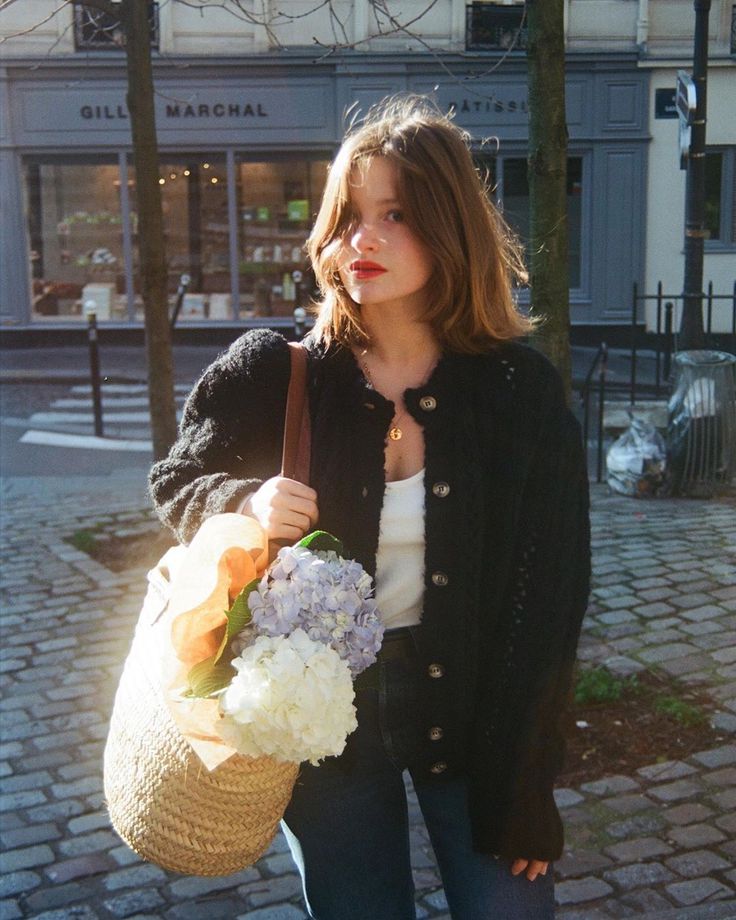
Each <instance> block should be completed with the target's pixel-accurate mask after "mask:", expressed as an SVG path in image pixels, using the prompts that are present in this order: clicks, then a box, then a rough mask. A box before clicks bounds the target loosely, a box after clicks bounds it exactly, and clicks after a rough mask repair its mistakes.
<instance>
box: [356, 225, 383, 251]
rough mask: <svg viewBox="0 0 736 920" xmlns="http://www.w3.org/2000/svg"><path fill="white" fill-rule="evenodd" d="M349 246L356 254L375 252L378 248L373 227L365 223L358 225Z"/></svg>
mask: <svg viewBox="0 0 736 920" xmlns="http://www.w3.org/2000/svg"><path fill="white" fill-rule="evenodd" d="M350 245H351V246H352V247H353V249H354V250H355V251H356V252H366V251H368V250H375V249H376V248H377V246H378V236H377V234H376V231H375V229H374V227H372V226H371V225H370V224H366V223H361V224H358V226H357V227H356V228H355V230H354V231H353V235H352V236H351V237H350Z"/></svg>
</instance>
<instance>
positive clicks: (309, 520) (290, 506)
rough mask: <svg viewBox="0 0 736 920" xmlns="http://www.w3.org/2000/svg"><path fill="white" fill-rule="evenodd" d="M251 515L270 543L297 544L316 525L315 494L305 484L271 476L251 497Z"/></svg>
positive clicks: (248, 506) (248, 504)
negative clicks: (274, 541) (294, 542)
mask: <svg viewBox="0 0 736 920" xmlns="http://www.w3.org/2000/svg"><path fill="white" fill-rule="evenodd" d="M246 513H248V514H251V515H252V516H253V517H254V518H255V519H256V520H257V521H258V523H259V524H260V525H261V527H263V529H264V530H265V531H266V534H267V535H268V537H269V539H271V540H292V541H295V540H298V539H300V538H301V537H303V536H304V534H305V533H306V532H307V531H308V530H309V529H310V528H311V527H312V526H313V525H314V524H316V522H317V519H318V516H319V510H318V508H317V493H316V492H315V491H314V489H312V488H310V487H309V486H305V485H304V483H301V482H297V481H296V480H294V479H285V478H284V477H283V476H274V477H273V478H272V479H269V480H267V481H266V482H264V483H263V485H262V486H261V487H260V488H259V489H258V490H257V491H256V492H254V493H253V495H252V496H251V497H250V501H249V502H248V503H247V510H246Z"/></svg>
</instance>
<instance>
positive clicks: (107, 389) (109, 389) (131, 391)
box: [71, 383, 192, 396]
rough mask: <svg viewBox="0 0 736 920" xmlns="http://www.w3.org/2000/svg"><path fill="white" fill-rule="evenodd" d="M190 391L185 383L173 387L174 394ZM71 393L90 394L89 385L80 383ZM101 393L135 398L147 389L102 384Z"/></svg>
mask: <svg viewBox="0 0 736 920" xmlns="http://www.w3.org/2000/svg"><path fill="white" fill-rule="evenodd" d="M191 389H192V384H187V383H177V384H175V385H174V392H175V393H189V391H190V390H191ZM71 391H72V393H91V392H92V387H91V385H90V384H89V383H80V384H77V385H76V386H73V387H72V388H71ZM102 392H103V393H111V394H113V393H124V394H126V393H127V394H128V395H130V396H135V395H139V394H144V395H145V394H147V393H148V387H147V386H146V385H145V383H103V384H102Z"/></svg>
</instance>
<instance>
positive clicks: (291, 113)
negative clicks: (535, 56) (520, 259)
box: [0, 0, 736, 329]
mask: <svg viewBox="0 0 736 920" xmlns="http://www.w3.org/2000/svg"><path fill="white" fill-rule="evenodd" d="M266 6H267V5H266ZM317 6H318V5H317V4H316V3H312V2H309V0H289V2H283V3H280V4H279V10H280V12H279V13H278V14H274V16H273V17H272V18H271V20H270V21H268V22H265V21H263V20H260V21H253V19H250V20H249V19H248V18H247V17H245V18H242V17H237V16H235V15H234V14H233V12H231V11H228V10H227V9H222V8H219V7H218V8H215V7H212V8H209V9H208V8H207V7H206V4H204V5H203V9H202V11H201V13H200V12H198V11H197V10H196V9H193V8H192V6H191V5H189V4H184V3H178V2H176V0H173V2H169V3H166V4H161V5H160V8H159V6H158V5H157V4H152V16H153V17H154V22H155V38H156V42H157V49H158V50H157V51H156V53H155V61H154V79H155V87H156V120H157V128H158V140H159V147H160V154H161V169H160V179H159V182H160V184H161V190H162V196H163V208H164V220H165V230H166V240H167V257H168V261H169V289H170V293H171V297H172V302H173V300H174V299H175V297H176V291H177V288H178V286H179V284H180V279H181V276H182V275H183V274H186V275H188V276H189V279H190V280H189V284H188V287H187V293H186V296H185V297H184V300H183V304H182V312H181V314H180V317H181V319H180V322H182V323H190V324H208V325H209V324H213V323H214V324H217V323H231V324H232V323H236V324H247V322H248V321H249V320H250V319H251V318H253V317H259V316H272V315H276V316H278V315H282V316H288V315H291V313H292V312H293V310H294V307H295V306H297V305H298V304H299V303H303V302H305V301H306V300H308V298H309V295H310V293H311V288H312V279H311V275H310V272H309V266H308V264H307V262H306V260H305V254H304V248H303V246H304V241H305V239H306V236H307V233H308V230H309V226H310V223H311V221H312V218H313V216H314V213H315V211H316V208H317V207H318V204H319V199H320V196H321V192H322V188H323V185H324V180H325V175H326V170H327V166H328V164H329V162H330V159H331V158H332V156H333V155H334V153H335V150H336V148H337V146H338V144H339V142H340V138H341V136H342V133H343V131H344V129H345V126H346V119H349V118H350V117H352V115H353V114H354V112H355V110H356V109H357V110H359V111H360V110H363V111H364V110H365V109H367V108H368V107H369V106H370V105H371V104H373V103H375V102H377V101H379V100H381V99H382V98H384V97H386V96H387V95H390V94H393V93H397V92H414V93H421V94H428V95H431V96H432V97H433V98H434V99H436V101H437V102H438V104H439V105H440V106H441V107H442V108H443V109H446V110H453V111H454V112H455V118H456V121H457V123H458V124H460V125H461V126H462V127H464V128H466V129H467V130H468V131H469V132H470V133H471V135H472V137H473V140H474V149H475V154H476V157H477V159H478V162H479V165H480V166H482V167H483V168H484V169H486V170H487V171H488V175H489V178H490V182H491V185H492V187H493V194H494V196H495V198H496V200H497V202H498V203H499V204H500V206H501V207H502V208H503V210H504V213H505V215H506V217H507V219H508V220H509V222H510V223H511V224H512V226H513V227H514V228H515V229H516V230H517V231H518V232H519V234H520V235H521V237H522V239H524V238H525V235H526V233H527V229H528V187H527V180H526V144H527V121H528V114H527V91H526V64H525V53H524V50H523V44H524V19H523V6H519V5H517V4H496V3H473V4H471V5H470V6H467V5H466V4H464V3H461V2H458V0H440V2H438V3H435V4H428V3H426V2H423V0H412V2H407V3H406V4H402V7H403V8H404V9H405V10H408V9H409V8H411V11H412V13H413V15H409V14H408V13H407V12H405V13H403V14H402V16H403V19H402V20H401V22H402V23H408V22H409V21H410V20H411V19H412V18H414V19H415V20H416V21H415V22H414V23H413V24H412V25H411V26H410V27H409V26H408V25H407V26H406V27H405V28H403V29H397V28H396V27H395V22H393V23H392V22H389V21H387V20H385V19H384V20H383V21H382V20H381V19H380V15H379V13H377V12H376V11H377V9H378V8H377V7H374V6H373V5H372V3H371V2H370V0H334V2H333V3H332V4H331V5H330V10H331V13H332V14H333V15H332V16H330V15H328V13H327V8H325V7H321V8H320V9H319V10H316V9H315V8H316V7H317ZM16 7H19V9H20V12H17V11H16V12H15V13H14V14H13V15H14V20H13V21H12V22H10V21H9V18H10V17H9V16H8V13H7V12H6V13H4V14H3V16H2V20H0V33H1V34H4V35H6V36H11V35H15V37H11V38H8V39H7V40H6V41H5V42H4V44H2V45H0V52H1V53H2V60H0V201H1V203H2V213H3V221H2V225H3V233H2V238H0V316H1V320H2V323H3V324H6V325H13V326H24V327H25V326H29V325H45V326H68V325H74V324H79V323H81V322H83V321H84V313H85V308H86V307H88V306H90V305H91V304H94V305H95V309H96V311H97V314H98V317H100V319H101V321H102V322H106V323H110V324H122V325H136V324H140V323H141V322H142V301H141V297H140V291H139V286H138V280H137V276H138V272H137V267H138V241H137V211H136V187H135V176H134V171H133V169H132V165H131V160H132V157H131V137H130V123H129V118H128V112H127V107H126V103H125V97H126V73H125V58H124V53H123V52H122V51H121V50H120V48H119V46H118V45H117V44H116V40H117V37H116V35H115V30H114V23H112V24H111V23H105V22H99V21H97V20H95V19H94V17H91V18H90V17H89V16H87V17H85V11H84V10H83V9H82V8H81V6H78V7H77V8H76V9H75V8H74V7H72V5H68V6H66V7H64V8H63V9H62V10H61V11H59V12H57V13H56V14H55V15H50V14H51V13H53V10H54V7H55V4H54V3H53V2H48V3H46V0H42V2H37V3H34V4H17V5H13V6H11V7H10V8H9V10H10V12H12V11H14V10H16ZM45 7H48V10H47V11H46V12H47V14H49V15H48V18H45V16H44V9H43V8H45ZM420 14H421V15H420ZM263 15H266V14H263ZM732 15H733V10H732V6H731V4H727V3H718V2H714V4H713V12H712V14H711V53H710V72H709V118H708V144H709V157H708V166H709V170H708V176H709V190H708V195H709V198H708V207H709V211H708V214H709V228H711V239H710V240H708V241H707V242H706V261H705V276H704V277H705V281H706V283H707V282H708V281H709V280H710V281H712V282H713V285H714V290H715V291H716V292H717V293H718V292H721V293H729V292H730V291H731V290H732V288H733V283H734V277H736V232H735V227H734V222H735V221H736V203H735V202H734V186H735V183H734V173H735V172H736V163H735V162H734V156H735V153H736V71H735V70H734V64H735V63H736V59H735V58H734V55H733V48H732V45H731V30H732V20H731V18H730V17H731V16H732ZM75 16H76V19H75ZM22 17H25V19H23V18H22ZM64 17H66V18H64ZM290 17H291V18H290ZM256 18H257V17H256ZM42 20H45V21H43V22H41V21H42ZM692 22H693V20H692V3H690V2H682V3H680V2H679V0H678V2H672V0H649V2H648V3H647V2H644V0H640V2H638V3H637V2H634V0H569V3H568V4H567V6H566V29H567V78H566V91H567V123H568V132H569V158H568V205H569V211H568V213H569V222H570V255H569V258H570V265H569V268H570V300H571V316H572V321H573V323H575V324H579V325H611V324H619V323H625V322H630V318H631V310H632V291H633V285H634V283H636V284H637V285H638V286H639V289H640V290H641V291H642V292H654V291H656V288H657V283H658V282H662V284H663V287H664V289H665V291H672V292H678V291H680V290H681V288H682V273H683V258H682V240H683V228H684V198H685V194H684V177H685V173H684V172H683V171H682V170H681V169H680V165H679V153H678V142H677V131H678V123H677V119H676V118H672V113H673V99H672V96H673V91H674V84H675V80H676V71H677V69H678V68H683V69H689V66H690V65H689V60H690V58H691V56H692ZM39 23H41V24H39ZM34 26H35V28H34ZM305 35H309V36H310V37H311V36H314V37H315V38H316V40H317V42H318V43H321V45H320V44H317V45H314V44H313V45H312V46H311V47H305V43H304V36H305ZM514 42H516V44H514ZM509 46H510V47H509ZM315 48H316V51H315ZM524 298H525V292H523V291H521V292H520V299H522V300H523V299H524ZM730 309H731V307H730V306H729V304H728V303H727V302H725V301H724V302H722V303H718V304H717V305H716V310H715V314H714V329H715V328H718V327H719V325H721V324H727V323H728V322H729V321H730V312H729V311H730ZM639 318H640V320H641V321H643V322H647V324H648V326H650V327H651V325H652V324H653V323H654V322H655V313H654V304H653V302H652V301H643V302H642V303H641V304H640V308H639ZM724 328H726V326H725V325H724Z"/></svg>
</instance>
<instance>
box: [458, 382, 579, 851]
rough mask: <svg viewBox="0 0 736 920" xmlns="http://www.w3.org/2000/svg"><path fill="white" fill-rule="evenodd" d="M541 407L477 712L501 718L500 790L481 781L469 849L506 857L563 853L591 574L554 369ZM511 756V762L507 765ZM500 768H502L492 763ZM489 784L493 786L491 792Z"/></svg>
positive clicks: (566, 418)
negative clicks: (560, 796) (564, 785)
mask: <svg viewBox="0 0 736 920" xmlns="http://www.w3.org/2000/svg"><path fill="white" fill-rule="evenodd" d="M545 383H547V384H548V388H547V394H546V395H547V397H548V399H549V409H548V411H547V412H546V414H545V417H544V419H543V421H542V423H541V424H540V429H539V436H538V438H537V439H536V447H535V450H534V453H533V457H532V459H531V462H530V466H529V474H528V477H527V479H526V482H525V486H524V489H523V492H522V495H521V500H520V507H519V517H518V527H517V541H516V547H515V550H514V559H513V565H512V569H511V571H512V579H511V582H510V584H509V588H508V592H507V596H506V600H505V603H504V607H505V609H506V616H505V618H504V625H503V628H502V629H501V631H500V632H499V634H498V638H499V640H500V644H501V652H500V660H499V669H498V671H499V673H498V676H497V679H496V680H495V681H494V682H493V683H492V684H490V685H489V686H490V688H491V689H490V694H489V696H490V698H486V701H485V704H484V707H483V708H484V711H486V712H487V713H488V717H489V718H490V719H492V720H494V721H495V723H496V726H497V727H498V726H499V725H500V726H503V727H502V729H501V731H500V733H499V734H497V735H496V736H495V737H497V738H499V737H500V738H503V739H504V750H502V751H496V752H495V756H496V757H497V758H498V759H499V760H502V761H503V764H505V765H506V766H505V769H506V773H505V780H506V781H505V783H504V784H503V787H504V788H503V789H502V790H498V791H497V792H496V791H493V790H488V789H485V790H483V791H482V793H481V794H482V795H483V796H484V798H485V802H484V805H483V806H481V809H480V810H481V813H483V812H484V811H485V820H484V821H483V822H482V823H481V824H479V826H478V827H477V828H476V829H475V834H474V836H475V842H476V846H477V848H478V849H482V850H485V851H486V852H488V851H490V852H493V853H496V854H500V855H504V856H506V857H508V858H509V859H515V858H524V859H540V860H544V861H552V860H555V859H558V858H559V857H560V856H561V854H562V847H563V829H562V822H561V819H560V816H559V812H558V810H557V806H556V804H555V801H554V795H553V792H554V788H553V786H554V779H555V777H556V776H557V774H558V773H559V772H560V771H561V769H562V767H563V763H564V754H565V737H564V735H565V732H564V723H565V718H566V711H567V707H568V702H569V695H570V690H571V684H572V673H573V665H574V662H575V657H576V650H577V643H578V639H579V636H580V630H581V626H582V621H583V617H584V614H585V610H586V608H587V602H588V592H589V583H590V526H589V516H588V515H589V495H588V476H587V464H586V456H585V450H584V446H583V444H582V438H581V432H580V426H579V424H578V422H577V420H576V419H575V417H574V416H573V415H572V413H571V412H570V410H569V409H568V408H567V406H566V404H565V400H564V394H563V391H562V385H561V381H560V379H559V377H558V375H557V374H556V373H555V374H554V378H553V380H550V381H546V382H545ZM509 765H512V766H509ZM499 775H504V769H503V768H501V769H500V771H499ZM497 793H498V794H497Z"/></svg>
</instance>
